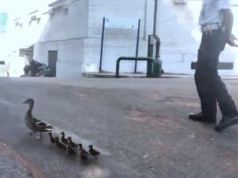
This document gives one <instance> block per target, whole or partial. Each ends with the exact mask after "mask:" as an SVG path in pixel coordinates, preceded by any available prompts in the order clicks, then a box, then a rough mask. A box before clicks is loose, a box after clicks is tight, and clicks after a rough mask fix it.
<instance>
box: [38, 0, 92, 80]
mask: <svg viewBox="0 0 238 178" xmlns="http://www.w3.org/2000/svg"><path fill="white" fill-rule="evenodd" d="M66 2H68V3H66V5H65V7H63V8H60V9H56V10H53V11H51V12H50V13H49V14H48V13H47V14H45V17H43V18H45V19H47V22H46V23H45V25H44V28H43V29H42V34H41V37H40V40H39V41H38V42H37V44H36V45H35V46H34V58H35V59H36V60H38V61H41V62H44V63H46V64H48V50H57V51H58V61H57V77H60V78H77V77H80V76H81V67H82V66H81V65H82V63H83V60H84V40H85V38H86V37H87V33H88V31H87V30H88V28H87V27H88V11H87V9H88V1H87V0H78V1H66Z"/></svg>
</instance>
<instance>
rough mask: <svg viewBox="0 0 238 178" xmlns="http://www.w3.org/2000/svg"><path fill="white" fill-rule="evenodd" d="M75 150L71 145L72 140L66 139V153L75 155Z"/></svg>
mask: <svg viewBox="0 0 238 178" xmlns="http://www.w3.org/2000/svg"><path fill="white" fill-rule="evenodd" d="M76 149H77V147H74V145H73V144H72V140H71V139H67V149H66V153H67V154H70V155H76Z"/></svg>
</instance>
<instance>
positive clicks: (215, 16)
mask: <svg viewBox="0 0 238 178" xmlns="http://www.w3.org/2000/svg"><path fill="white" fill-rule="evenodd" d="M230 7H231V6H230V0H203V6H202V10H201V14H200V18H199V24H200V25H207V24H215V23H218V24H221V23H222V16H221V14H220V13H219V11H220V10H221V9H230Z"/></svg>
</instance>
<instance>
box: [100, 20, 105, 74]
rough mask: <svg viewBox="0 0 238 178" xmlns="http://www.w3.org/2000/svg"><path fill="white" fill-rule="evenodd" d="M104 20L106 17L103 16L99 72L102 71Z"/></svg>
mask: <svg viewBox="0 0 238 178" xmlns="http://www.w3.org/2000/svg"><path fill="white" fill-rule="evenodd" d="M105 20H106V18H105V17H103V23H102V38H101V51H100V64H99V73H101V72H102V57H103V45H104V34H105Z"/></svg>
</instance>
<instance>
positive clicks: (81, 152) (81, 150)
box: [78, 143, 89, 161]
mask: <svg viewBox="0 0 238 178" xmlns="http://www.w3.org/2000/svg"><path fill="white" fill-rule="evenodd" d="M78 151H79V156H80V158H81V159H82V161H87V160H88V156H89V153H88V152H87V151H86V150H85V149H84V148H83V145H82V144H81V143H80V144H78Z"/></svg>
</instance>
